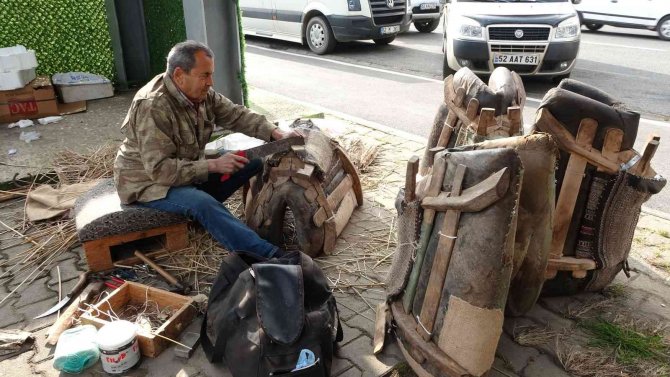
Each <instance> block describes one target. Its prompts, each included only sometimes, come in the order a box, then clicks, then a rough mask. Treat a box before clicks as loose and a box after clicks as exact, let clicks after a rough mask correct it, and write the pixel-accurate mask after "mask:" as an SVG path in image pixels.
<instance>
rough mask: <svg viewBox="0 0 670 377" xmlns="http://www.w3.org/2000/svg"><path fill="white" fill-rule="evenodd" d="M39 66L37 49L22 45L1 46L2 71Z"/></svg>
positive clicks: (0, 63) (0, 67) (0, 69)
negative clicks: (29, 48) (36, 54)
mask: <svg viewBox="0 0 670 377" xmlns="http://www.w3.org/2000/svg"><path fill="white" fill-rule="evenodd" d="M36 67H37V57H36V56H35V50H28V49H26V48H25V47H24V46H22V45H16V46H12V47H5V48H0V72H10V71H15V70H22V69H30V68H36Z"/></svg>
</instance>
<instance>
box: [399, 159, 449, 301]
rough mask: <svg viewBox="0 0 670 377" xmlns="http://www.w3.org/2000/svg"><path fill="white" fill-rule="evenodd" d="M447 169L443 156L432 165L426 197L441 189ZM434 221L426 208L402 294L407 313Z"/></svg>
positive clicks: (435, 193)
mask: <svg viewBox="0 0 670 377" xmlns="http://www.w3.org/2000/svg"><path fill="white" fill-rule="evenodd" d="M446 170H447V161H446V160H445V159H444V158H438V159H437V160H436V161H435V164H434V165H433V175H432V176H431V178H430V185H429V187H428V190H427V192H426V197H431V196H437V195H439V193H440V191H442V182H443V180H444V174H445V172H446ZM434 221H435V211H434V210H431V209H426V210H424V211H423V221H422V222H421V233H420V235H419V245H418V246H417V250H416V259H415V260H414V266H412V272H411V273H410V276H409V280H408V282H407V287H405V293H404V294H403V298H402V303H403V307H404V308H405V311H406V312H407V313H409V312H410V311H411V310H412V302H413V301H414V296H415V295H416V286H417V284H418V283H419V274H420V273H421V265H422V264H423V258H424V257H425V255H426V248H427V247H428V241H429V240H430V234H431V232H432V231H433V222H434Z"/></svg>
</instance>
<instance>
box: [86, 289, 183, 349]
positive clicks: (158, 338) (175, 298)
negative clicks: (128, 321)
mask: <svg viewBox="0 0 670 377" xmlns="http://www.w3.org/2000/svg"><path fill="white" fill-rule="evenodd" d="M149 301H151V302H152V303H151V305H154V304H153V303H154V302H155V304H156V305H157V306H158V308H159V309H165V308H170V309H172V315H171V316H170V317H169V318H168V319H167V320H165V322H163V324H162V325H161V326H160V327H159V328H158V329H157V330H155V331H154V332H153V333H147V332H146V331H145V330H140V331H138V340H139V343H140V350H141V351H142V355H144V356H147V357H156V356H158V355H159V354H160V353H161V352H162V351H163V350H164V349H166V348H167V347H169V346H170V345H171V344H173V343H172V342H170V341H169V340H168V339H165V338H169V339H172V340H177V339H179V334H181V332H182V331H183V330H184V329H185V328H186V327H188V325H189V324H190V323H191V322H192V321H193V318H194V317H195V315H196V307H195V305H194V301H193V299H192V298H190V297H186V296H182V295H179V294H176V293H172V292H168V291H165V290H162V289H157V288H153V287H149V286H147V285H144V284H139V283H133V282H125V283H124V284H123V285H121V286H120V287H119V288H117V289H116V290H114V292H112V293H111V294H110V295H108V296H107V297H106V298H105V299H103V300H102V301H100V302H99V303H97V304H96V305H95V306H93V307H91V308H89V309H88V310H87V311H86V313H84V314H82V316H81V317H80V319H81V322H82V323H83V324H91V325H93V326H95V327H97V328H101V327H102V326H104V325H105V324H107V323H109V321H110V319H111V317H110V316H109V315H108V314H105V313H111V314H112V315H118V313H121V312H123V310H124V307H126V306H127V305H143V304H144V303H146V302H149ZM115 313H116V314H115Z"/></svg>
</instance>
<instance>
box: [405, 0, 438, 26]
mask: <svg viewBox="0 0 670 377" xmlns="http://www.w3.org/2000/svg"><path fill="white" fill-rule="evenodd" d="M410 7H411V9H412V22H413V23H414V27H415V28H416V30H418V31H420V32H422V33H430V32H432V31H433V30H435V29H437V27H438V26H439V25H440V20H441V19H442V11H443V10H444V5H443V4H441V3H440V1H439V0H411V2H410Z"/></svg>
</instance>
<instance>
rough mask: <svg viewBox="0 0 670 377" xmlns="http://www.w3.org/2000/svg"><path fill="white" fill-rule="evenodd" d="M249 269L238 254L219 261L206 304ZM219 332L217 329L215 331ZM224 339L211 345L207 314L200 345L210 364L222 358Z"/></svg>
mask: <svg viewBox="0 0 670 377" xmlns="http://www.w3.org/2000/svg"><path fill="white" fill-rule="evenodd" d="M248 268H249V264H247V262H246V261H245V259H243V258H242V256H240V255H239V254H238V253H229V254H228V255H226V256H225V257H224V258H223V260H222V261H221V267H219V273H218V275H217V276H216V280H215V281H214V284H213V285H212V290H211V291H210V293H209V299H208V303H209V304H211V303H212V302H213V301H215V300H216V299H217V297H218V296H219V295H220V294H221V293H223V292H224V291H225V290H226V289H227V288H228V287H230V286H231V285H232V284H233V283H235V281H236V280H237V278H238V276H239V275H240V274H241V273H242V272H243V271H245V270H247V269H248ZM216 330H219V329H216ZM223 341H225V339H222V337H217V339H216V344H212V342H211V340H210V339H209V336H208V335H207V312H205V315H204V317H203V319H202V325H201V327H200V343H201V344H202V350H203V351H205V355H206V356H207V359H209V361H210V362H213V363H214V362H219V361H221V359H222V358H223V344H222V342H223Z"/></svg>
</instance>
